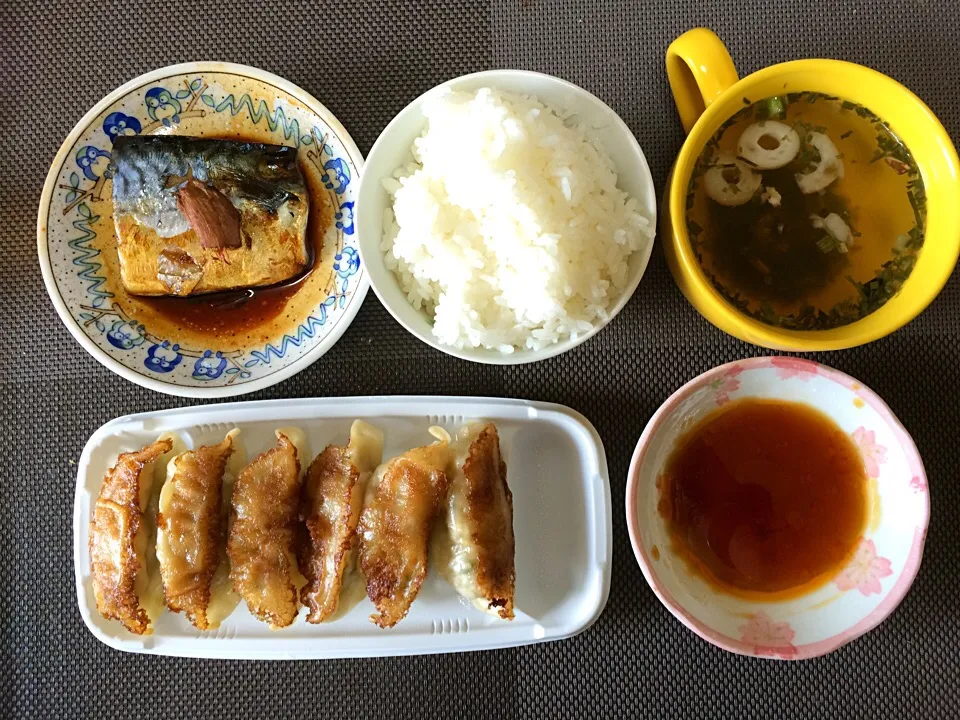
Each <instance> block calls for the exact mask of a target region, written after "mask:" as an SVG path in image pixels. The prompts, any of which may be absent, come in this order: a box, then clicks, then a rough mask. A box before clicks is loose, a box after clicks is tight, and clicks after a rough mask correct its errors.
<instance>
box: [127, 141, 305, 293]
mask: <svg viewBox="0 0 960 720" xmlns="http://www.w3.org/2000/svg"><path fill="white" fill-rule="evenodd" d="M112 153H113V154H112V158H111V162H112V163H113V164H114V165H115V166H116V173H115V175H114V179H113V205H114V213H113V215H114V222H115V224H116V230H117V253H118V255H119V258H120V278H121V280H122V281H123V286H124V287H125V288H126V290H127V291H128V292H130V293H133V294H135V295H179V296H185V295H198V294H201V293H211V292H218V291H223V290H236V289H240V288H248V287H262V286H265V285H273V284H275V283H278V282H282V281H283V280H288V279H290V278H292V277H294V276H296V275H298V274H300V273H301V272H302V271H303V270H305V269H306V267H307V265H308V264H309V262H310V258H311V251H310V248H309V246H308V242H307V215H308V212H309V197H308V195H307V189H306V185H305V183H304V181H303V176H302V175H301V173H300V168H299V166H298V165H297V150H296V148H292V147H284V146H281V145H263V144H260V143H249V142H235V141H229V140H211V139H208V138H192V137H185V136H181V135H163V136H160V135H156V136H135V137H118V138H117V139H116V140H115V141H114V145H113V151H112Z"/></svg>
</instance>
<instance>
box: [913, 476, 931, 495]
mask: <svg viewBox="0 0 960 720" xmlns="http://www.w3.org/2000/svg"><path fill="white" fill-rule="evenodd" d="M910 487H911V488H913V491H914V492H915V493H922V492H925V491H926V489H927V481H926V480H924V479H923V478H922V477H920V476H919V475H914V476H913V477H912V478H910Z"/></svg>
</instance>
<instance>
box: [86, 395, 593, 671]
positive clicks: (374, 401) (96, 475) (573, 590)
mask: <svg viewBox="0 0 960 720" xmlns="http://www.w3.org/2000/svg"><path fill="white" fill-rule="evenodd" d="M357 418H360V419H364V420H367V421H369V422H371V423H373V424H374V425H376V426H377V427H379V428H380V429H382V430H383V431H384V433H385V435H386V439H385V444H384V459H387V458H390V457H393V456H394V455H397V454H399V453H401V452H404V451H405V450H407V449H409V448H412V447H416V446H418V445H424V444H427V443H429V442H432V440H433V438H431V437H430V436H429V435H428V434H427V428H428V427H429V426H431V425H440V426H442V427H444V428H446V429H447V430H448V431H450V432H451V434H452V432H453V431H454V430H456V429H457V428H458V427H460V426H461V425H462V424H463V423H464V422H466V421H469V420H475V419H488V420H492V421H494V422H496V424H497V427H498V428H499V431H500V441H501V447H502V451H503V455H504V457H505V459H506V462H507V480H508V482H509V484H510V489H511V491H512V492H513V507H514V519H513V528H514V534H515V536H516V573H517V581H516V598H515V603H516V619H515V620H513V621H512V622H506V621H503V620H500V619H497V618H493V617H491V616H489V615H486V614H484V613H482V612H480V611H478V610H476V609H474V608H473V607H472V606H471V605H469V603H467V602H466V601H464V600H462V599H461V598H460V597H459V596H458V595H457V593H456V592H455V591H454V590H453V588H452V587H450V586H449V585H448V584H447V583H446V582H445V581H444V580H443V579H442V578H441V577H440V575H439V573H438V572H436V570H435V568H433V567H432V566H431V567H430V571H429V575H428V576H427V579H426V581H425V582H424V584H423V588H422V589H421V591H420V594H419V596H418V597H417V600H416V601H415V602H414V603H413V606H412V607H411V609H410V614H409V615H408V616H407V617H406V618H405V619H404V620H402V621H401V622H400V623H399V624H398V625H397V626H396V627H394V628H392V629H389V630H381V629H380V628H378V627H376V626H375V625H373V623H371V622H370V621H369V619H368V617H369V615H370V613H371V612H373V609H374V608H373V604H372V603H371V602H370V601H369V600H367V599H366V598H364V599H363V601H362V602H360V603H359V604H358V605H357V606H356V607H354V608H353V609H352V610H351V611H350V612H348V613H347V614H346V615H345V616H344V617H342V618H340V619H339V620H336V621H334V622H329V623H323V624H321V625H311V624H309V623H307V622H306V621H305V620H304V619H303V615H304V614H305V612H304V611H303V610H302V609H301V616H300V617H298V618H297V620H296V621H295V622H294V624H293V625H291V626H290V627H288V628H284V629H282V630H270V629H269V628H268V627H267V626H266V625H264V624H263V623H260V622H259V621H257V620H255V619H254V618H253V617H252V616H251V615H250V614H249V612H248V611H247V609H246V606H245V605H244V604H243V603H241V604H240V605H239V606H238V607H237V608H236V609H235V610H234V611H233V613H232V614H231V615H230V616H229V617H228V618H227V619H226V620H224V622H223V623H222V625H221V626H220V628H219V629H218V630H214V631H207V632H201V631H199V630H197V629H195V628H194V627H193V626H192V625H190V623H189V622H188V621H187V620H186V618H184V617H183V615H178V614H175V613H171V612H169V611H165V612H164V613H163V614H162V615H161V616H160V617H159V619H158V620H157V622H156V625H155V629H154V633H153V634H152V635H149V636H146V637H140V636H136V635H133V634H131V633H129V632H127V631H126V630H125V629H124V628H123V627H122V626H121V625H120V624H119V623H117V622H113V621H108V620H104V619H103V618H102V617H101V616H100V614H99V613H98V612H97V609H96V601H95V600H94V594H93V583H92V580H91V578H90V556H89V547H88V535H89V521H90V512H91V509H92V507H93V504H94V502H95V501H96V498H97V495H98V493H99V491H100V484H101V481H102V479H103V474H104V472H105V471H106V470H107V469H108V468H109V467H111V466H112V464H113V462H114V461H115V460H116V457H117V455H118V454H119V453H121V452H127V451H129V450H133V449H136V448H139V447H142V446H143V445H146V444H148V443H150V442H152V441H153V440H155V439H156V438H157V436H158V435H160V434H161V433H164V432H176V433H178V434H179V435H180V436H181V437H182V438H183V440H184V442H185V443H186V445H187V447H188V448H195V447H197V446H199V445H205V444H211V443H214V442H218V441H219V440H221V439H222V438H223V435H224V433H225V432H227V431H228V430H229V429H231V428H234V427H238V428H240V429H241V435H240V438H239V439H240V440H241V441H242V444H243V446H244V448H245V452H246V455H247V458H253V457H254V456H255V455H256V454H258V453H260V452H262V451H264V450H266V449H267V448H269V447H271V446H272V445H273V444H274V442H275V437H274V434H273V431H274V430H275V429H276V428H278V427H283V426H290V425H295V426H298V427H300V428H302V429H303V430H304V432H305V433H306V436H307V440H308V443H309V447H308V448H307V451H308V452H309V453H310V459H312V458H313V456H314V455H315V454H316V453H318V452H320V450H322V449H323V448H324V447H325V446H326V445H328V444H329V443H338V444H342V443H345V442H346V441H347V439H348V433H349V429H350V424H351V423H352V422H353V420H355V419H357ZM307 462H309V460H307ZM611 532H612V526H611V515H610V482H609V478H608V475H607V461H606V456H605V454H604V451H603V445H602V444H601V442H600V438H599V436H598V435H597V432H596V430H595V429H594V428H593V426H592V425H591V424H590V423H589V421H587V420H586V418H584V417H583V416H582V415H580V414H578V413H577V412H575V411H573V410H571V409H570V408H567V407H564V406H562V405H554V404H551V403H540V402H532V401H524V400H501V399H493V398H467V397H404V396H396V397H387V396H384V397H357V398H310V399H300V400H271V401H258V402H239V403H229V404H220V405H205V406H199V407H189V408H179V409H174V410H164V411H160V412H151V413H141V414H139V415H129V416H126V417H121V418H117V419H116V420H113V421H111V422H109V423H107V424H106V425H104V426H103V427H101V428H100V429H99V430H97V431H96V432H95V433H94V434H93V436H92V437H91V438H90V440H89V441H88V442H87V445H86V447H84V449H83V454H82V455H81V458H80V462H79V467H78V469H77V492H76V500H75V505H74V517H73V537H74V567H75V575H76V584H77V602H78V603H79V606H80V614H81V615H82V616H83V621H84V622H85V623H86V625H87V627H88V628H89V629H90V631H91V632H92V633H93V634H94V635H95V636H96V637H97V638H98V639H99V640H101V641H102V642H104V643H106V644H107V645H109V646H111V647H113V648H117V649H119V650H125V651H128V652H142V653H154V654H158V655H175V656H184V657H205V658H231V659H244V658H246V659H311V658H341V657H379V656H390V655H416V654H423V653H440V652H459V651H467V650H485V649H492V648H502V647H510V646H515V645H524V644H527V643H534V642H541V641H547V640H559V639H561V638H568V637H571V636H573V635H576V634H577V633H579V632H581V631H583V630H584V629H586V628H587V627H589V626H590V625H591V624H592V623H593V622H594V621H595V620H596V619H597V617H599V615H600V613H601V611H602V610H603V607H604V605H606V602H607V595H608V593H609V590H610V565H611V548H612V538H611Z"/></svg>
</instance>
